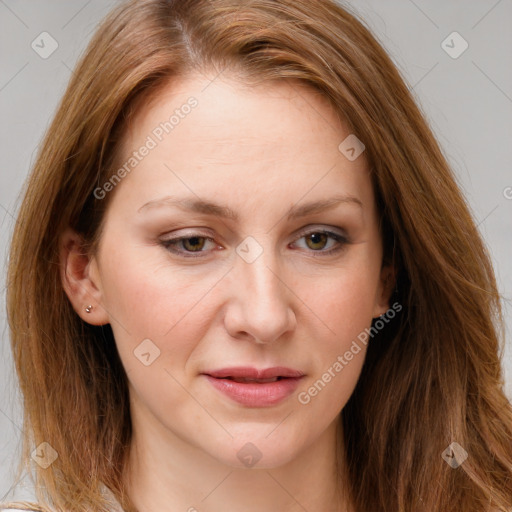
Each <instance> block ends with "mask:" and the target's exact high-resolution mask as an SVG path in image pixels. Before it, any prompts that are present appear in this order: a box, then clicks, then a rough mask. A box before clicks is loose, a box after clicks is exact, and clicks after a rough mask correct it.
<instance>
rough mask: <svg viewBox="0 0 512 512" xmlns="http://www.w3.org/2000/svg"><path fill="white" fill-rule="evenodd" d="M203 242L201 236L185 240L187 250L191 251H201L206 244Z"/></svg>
mask: <svg viewBox="0 0 512 512" xmlns="http://www.w3.org/2000/svg"><path fill="white" fill-rule="evenodd" d="M201 240H203V238H202V237H200V236H193V237H191V238H187V239H185V240H184V242H185V247H186V249H187V250H191V251H196V250H200V249H201V248H202V247H203V245H204V242H203V243H201Z"/></svg>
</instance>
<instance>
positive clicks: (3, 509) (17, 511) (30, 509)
mask: <svg viewBox="0 0 512 512" xmlns="http://www.w3.org/2000/svg"><path fill="white" fill-rule="evenodd" d="M21 511H25V512H52V511H51V510H50V509H48V508H46V507H43V506H41V505H38V504H37V503H24V502H19V503H0V512H21Z"/></svg>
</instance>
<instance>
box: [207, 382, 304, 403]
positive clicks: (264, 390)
mask: <svg viewBox="0 0 512 512" xmlns="http://www.w3.org/2000/svg"><path fill="white" fill-rule="evenodd" d="M205 377H206V378H207V379H208V380H209V381H210V383H211V384H212V386H213V387H214V388H216V389H218V390H219V391H221V392H222V393H224V394H225V395H226V396H228V397H229V398H231V399H232V400H234V401H235V402H238V403H239V404H242V405H246V406H248V407H269V406H271V405H276V404H278V403H279V402H282V401H283V400H284V399H285V398H288V397H289V396H290V395H291V394H292V393H293V392H294V391H295V390H296V389H297V386H298V385H299V381H300V379H301V378H302V377H289V378H285V379H281V380H276V381H275V382H265V383H262V384H258V383H255V382H249V383H242V382H235V381H234V380H230V379H217V378H215V377H212V376H211V375H205Z"/></svg>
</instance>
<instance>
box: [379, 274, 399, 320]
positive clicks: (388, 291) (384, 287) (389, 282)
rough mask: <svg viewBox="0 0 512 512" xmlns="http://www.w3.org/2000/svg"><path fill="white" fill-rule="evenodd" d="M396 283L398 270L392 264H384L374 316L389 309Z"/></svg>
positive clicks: (380, 314)
mask: <svg viewBox="0 0 512 512" xmlns="http://www.w3.org/2000/svg"><path fill="white" fill-rule="evenodd" d="M395 283H396V272H395V269H394V267H393V266H392V265H386V266H383V267H382V269H381V272H380V283H379V288H378V290H377V297H376V300H375V308H374V313H373V315H374V316H373V318H378V317H379V316H382V315H383V314H384V313H385V312H386V311H387V310H388V309H389V300H390V298H391V295H392V293H393V288H394V287H395Z"/></svg>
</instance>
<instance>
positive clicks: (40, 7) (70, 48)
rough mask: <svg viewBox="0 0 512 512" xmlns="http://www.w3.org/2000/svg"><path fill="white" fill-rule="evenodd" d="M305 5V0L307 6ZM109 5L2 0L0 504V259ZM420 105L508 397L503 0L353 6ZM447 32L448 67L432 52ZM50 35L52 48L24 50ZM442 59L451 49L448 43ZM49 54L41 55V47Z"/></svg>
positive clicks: (0, 383)
mask: <svg viewBox="0 0 512 512" xmlns="http://www.w3.org/2000/svg"><path fill="white" fill-rule="evenodd" d="M312 1H315V0H312ZM116 3H117V2H114V1H112V0H109V1H100V0H89V1H87V0H71V1H69V0H68V1H64V0H61V1H56V0H53V1H39V2H35V1H28V0H0V52H1V66H0V109H1V110H0V112H1V117H0V119H1V122H0V130H1V137H0V140H1V153H0V154H1V156H2V159H1V163H0V169H1V170H0V248H1V251H0V262H1V265H2V272H1V274H0V290H1V293H0V329H1V330H0V334H1V341H0V433H1V434H0V461H1V462H2V464H0V501H2V500H5V499H11V498H13V496H16V497H21V496H24V495H27V494H28V495H30V489H29V487H28V483H27V488H23V486H22V487H20V488H19V490H17V491H16V494H14V490H13V489H12V485H13V480H12V470H13V468H14V466H15V464H16V462H17V457H18V453H19V447H20V444H19V442H20V434H21V425H22V420H21V414H20V411H21V409H20V396H19V392H18V391H17V387H16V381H15V377H14V371H13V368H12V358H11V355H10V348H9V340H8V331H7V326H6V320H5V293H4V288H5V261H6V253H7V247H8V240H9V237H10V234H11V232H12V228H13V225H14V219H15V217H16V212H17V209H18V206H19V193H20V190H21V188H22V185H23V182H24V180H25V178H26V176H27V173H28V170H29V168H30V167H31V165H32V164H33V162H34V158H35V153H36V150H37V146H38V144H39V142H40V140H41V137H42V135H43V133H44V131H45V130H46V128H47V127H48V125H49V122H50V119H51V117H52V115H53V113H54V110H55V108H56V105H57V102H58V101H59V99H60V97H61V96H62V94H63V92H64V89H65V86H66V84H67V82H68V80H69V78H70V76H71V73H72V69H73V66H74V64H75V62H76V60H77V58H78V56H79V55H80V53H81V52H82V51H83V49H84V48H85V46H86V44H87V42H88V41H89V38H90V37H91V33H92V32H93V31H94V29H95V27H96V26H97V24H98V22H99V20H100V19H101V18H102V17H103V16H104V15H105V14H106V13H107V12H108V11H109V10H110V8H111V7H112V6H113V5H115V4H116ZM344 3H345V4H348V5H349V6H350V8H351V9H352V10H355V11H356V12H358V13H359V14H360V17H362V18H363V20H365V22H366V24H367V25H368V26H369V27H370V28H371V29H372V31H373V33H374V34H375V35H376V36H377V38H378V39H379V40H380V41H381V43H382V44H383V45H384V46H385V48H387V50H388V51H389V52H390V54H391V56H392V57H393V59H394V61H395V63H396V64H397V66H398V67H399V69H400V70H401V72H402V74H403V75H404V77H405V78H406V80H407V82H408V83H409V84H410V87H411V89H413V92H414V94H415V96H416V98H417V100H418V102H419V103H420V106H421V107H422V110H423V111H424V113H425V115H426V117H427V119H428V121H429V122H430V124H431V126H432V128H433V130H434V132H435V133H436V135H437V137H438V139H439V141H440V143H441V145H442V147H443V149H444V151H445V154H446V156H447V157H448V158H449V160H450V162H451V163H452V166H453V169H454V171H455V173H456V175H457V177H458V181H459V183H460V185H461V187H462V189H463V190H464V192H465V194H466V197H467V198H468V200H469V202H470V205H471V207H472V209H473V213H474V217H475V218H476V220H477V223H478V224H479V229H480V230H481V233H482V235H483V236H484V238H485V240H486V242H487V244H488V246H489V249H490V253H491V255H492V259H493V262H494V265H495V269H496V273H497V278H498V282H499V287H500V291H501V293H502V294H503V296H504V298H505V301H504V306H505V315H506V321H507V343H506V349H505V353H504V368H505V378H506V392H507V394H508V396H509V397H512V341H511V335H510V333H511V328H512V314H511V308H510V297H511V295H512V258H511V255H512V240H511V236H510V234H511V231H512V188H509V187H512V172H511V162H512V144H511V139H512V137H511V136H512V115H511V114H512V62H511V60H512V59H511V55H512V52H511V49H512V31H511V30H510V24H511V22H512V0H471V1H470V0H452V1H450V2H446V1H443V0H435V1H432V0H429V1H427V0H414V1H413V0H386V1H382V0H353V1H349V2H344ZM454 31H457V32H458V33H459V34H461V36H462V37H463V38H464V39H465V40H466V41H467V43H468V44H469V47H468V49H467V50H466V51H465V52H464V53H462V54H461V55H460V56H459V57H458V58H455V59H454V58H452V57H450V56H449V55H448V54H447V53H446V52H445V51H444V49H443V47H442V46H441V43H442V42H443V41H444V40H445V39H446V38H447V36H448V35H449V34H451V33H452V32H454ZM42 32H48V33H49V34H51V36H52V37H53V38H54V39H55V40H56V41H57V43H58V48H57V50H56V51H55V52H54V53H53V54H52V55H51V56H49V57H48V58H46V59H43V58H41V57H40V56H39V55H38V54H37V53H36V52H35V51H34V50H33V48H32V47H31V43H32V41H34V40H36V42H37V41H40V38H39V35H40V34H41V33H42ZM447 41H448V42H447V44H448V45H450V46H453V47H454V48H453V49H452V50H451V51H452V52H453V51H456V50H458V49H460V48H461V46H460V43H459V42H458V41H457V40H454V42H453V43H452V42H451V40H450V38H448V40H447ZM48 47H49V46H48V45H47V46H46V48H48Z"/></svg>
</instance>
